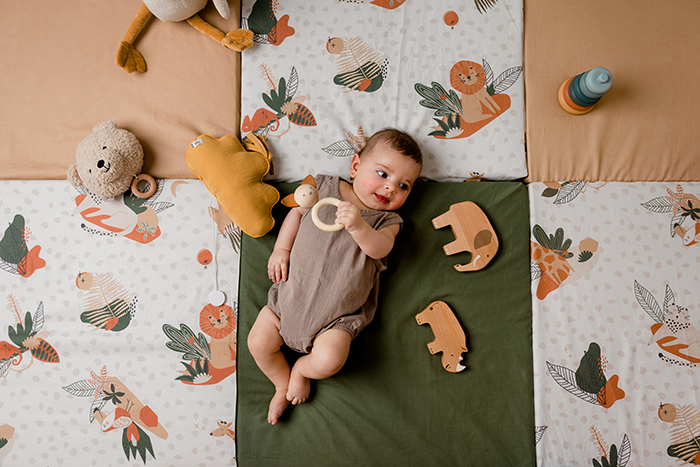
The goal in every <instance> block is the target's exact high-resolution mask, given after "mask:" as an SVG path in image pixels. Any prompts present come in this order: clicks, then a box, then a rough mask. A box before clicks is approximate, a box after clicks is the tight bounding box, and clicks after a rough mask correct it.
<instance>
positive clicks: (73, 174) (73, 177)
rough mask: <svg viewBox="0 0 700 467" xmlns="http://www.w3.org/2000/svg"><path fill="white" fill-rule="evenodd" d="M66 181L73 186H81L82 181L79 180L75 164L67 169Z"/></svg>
mask: <svg viewBox="0 0 700 467" xmlns="http://www.w3.org/2000/svg"><path fill="white" fill-rule="evenodd" d="M68 181H69V182H71V184H72V185H73V186H83V180H82V179H81V178H80V175H79V174H78V167H77V166H76V165H75V164H73V165H71V166H70V167H68Z"/></svg>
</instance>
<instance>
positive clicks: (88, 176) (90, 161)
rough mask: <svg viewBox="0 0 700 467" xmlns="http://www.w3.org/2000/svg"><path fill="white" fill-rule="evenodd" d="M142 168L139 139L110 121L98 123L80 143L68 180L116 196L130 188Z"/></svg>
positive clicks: (104, 194)
mask: <svg viewBox="0 0 700 467" xmlns="http://www.w3.org/2000/svg"><path fill="white" fill-rule="evenodd" d="M142 167H143V148H142V147H141V143H139V140H138V139H137V138H136V136H134V134H133V133H131V132H130V131H128V130H124V129H121V128H117V124H116V122H114V121H111V120H109V121H106V122H102V123H98V124H97V125H95V127H94V128H93V129H92V133H91V134H90V135H88V137H87V138H85V139H84V140H82V141H81V142H80V144H78V148H77V150H76V153H75V164H73V165H71V166H70V167H69V168H68V181H69V182H71V183H72V184H73V185H74V186H76V187H77V186H84V187H85V188H87V189H88V190H90V192H91V193H94V194H96V195H99V196H102V197H104V198H113V197H114V196H117V195H120V194H122V193H124V192H125V191H126V190H128V189H129V187H130V186H131V182H132V180H133V178H134V177H135V176H136V175H138V174H139V173H141V168H142Z"/></svg>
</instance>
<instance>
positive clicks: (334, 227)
mask: <svg viewBox="0 0 700 467" xmlns="http://www.w3.org/2000/svg"><path fill="white" fill-rule="evenodd" d="M327 204H332V205H334V206H337V205H339V204H340V200H339V199H338V198H323V199H320V200H319V201H318V203H316V204H314V207H313V208H312V209H311V219H312V220H313V221H314V224H316V227H318V228H319V229H321V230H323V231H324V232H337V231H338V230H342V229H344V228H345V226H344V225H343V224H326V223H325V222H323V221H322V220H321V219H319V217H318V210H319V209H321V207H323V206H325V205H327Z"/></svg>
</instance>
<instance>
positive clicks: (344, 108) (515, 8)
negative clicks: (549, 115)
mask: <svg viewBox="0 0 700 467" xmlns="http://www.w3.org/2000/svg"><path fill="white" fill-rule="evenodd" d="M242 16H243V18H242V21H241V23H242V25H243V27H247V28H249V29H251V30H252V31H254V32H255V41H256V43H255V44H254V45H253V47H251V48H250V49H247V50H246V51H244V52H243V53H242V59H241V60H242V61H241V63H242V80H241V87H242V97H241V101H242V102H241V113H242V115H241V134H243V135H245V134H247V133H249V132H252V133H254V134H264V135H266V136H267V138H268V143H269V146H270V149H271V151H272V153H273V154H274V156H275V171H274V174H271V175H269V176H268V178H270V179H277V180H282V181H298V180H301V179H303V178H304V177H305V176H306V175H308V174H316V173H328V174H331V175H341V176H347V173H346V172H347V170H348V169H347V167H348V158H349V157H350V156H352V154H353V153H354V152H355V151H356V150H357V149H358V148H359V147H360V145H361V143H362V141H363V140H364V138H366V137H369V136H370V135H371V134H373V133H375V132H376V131H378V130H380V129H382V128H384V127H387V126H393V127H398V128H400V129H403V130H405V131H407V132H409V133H410V134H411V135H412V136H414V137H415V138H416V140H417V141H418V142H419V143H420V145H421V147H422V148H423V150H424V153H425V164H424V168H423V175H424V176H425V177H428V178H431V179H433V180H438V181H446V180H465V179H482V178H485V179H492V180H512V179H517V178H521V177H524V176H525V175H526V168H525V148H524V121H525V113H524V99H523V78H522V76H521V72H522V2H521V1H517V0H515V1H499V2H496V1H491V0H469V1H466V2H465V1H455V0H437V1H430V2H426V1H423V0H373V1H370V0H329V1H327V2H320V3H319V2H314V1H310V0H309V1H297V0H244V1H243V6H242Z"/></svg>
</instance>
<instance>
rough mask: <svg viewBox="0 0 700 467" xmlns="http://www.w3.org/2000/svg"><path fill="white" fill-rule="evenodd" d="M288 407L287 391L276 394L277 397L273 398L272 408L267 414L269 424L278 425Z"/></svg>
mask: <svg viewBox="0 0 700 467" xmlns="http://www.w3.org/2000/svg"><path fill="white" fill-rule="evenodd" d="M288 405H289V401H288V400H287V395H286V393H285V391H278V392H275V395H274V396H272V400H271V401H270V408H269V409H268V412H267V422H268V423H269V424H270V425H275V424H277V421H278V420H279V418H280V417H281V416H282V412H284V409H286V408H287V406H288Z"/></svg>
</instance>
